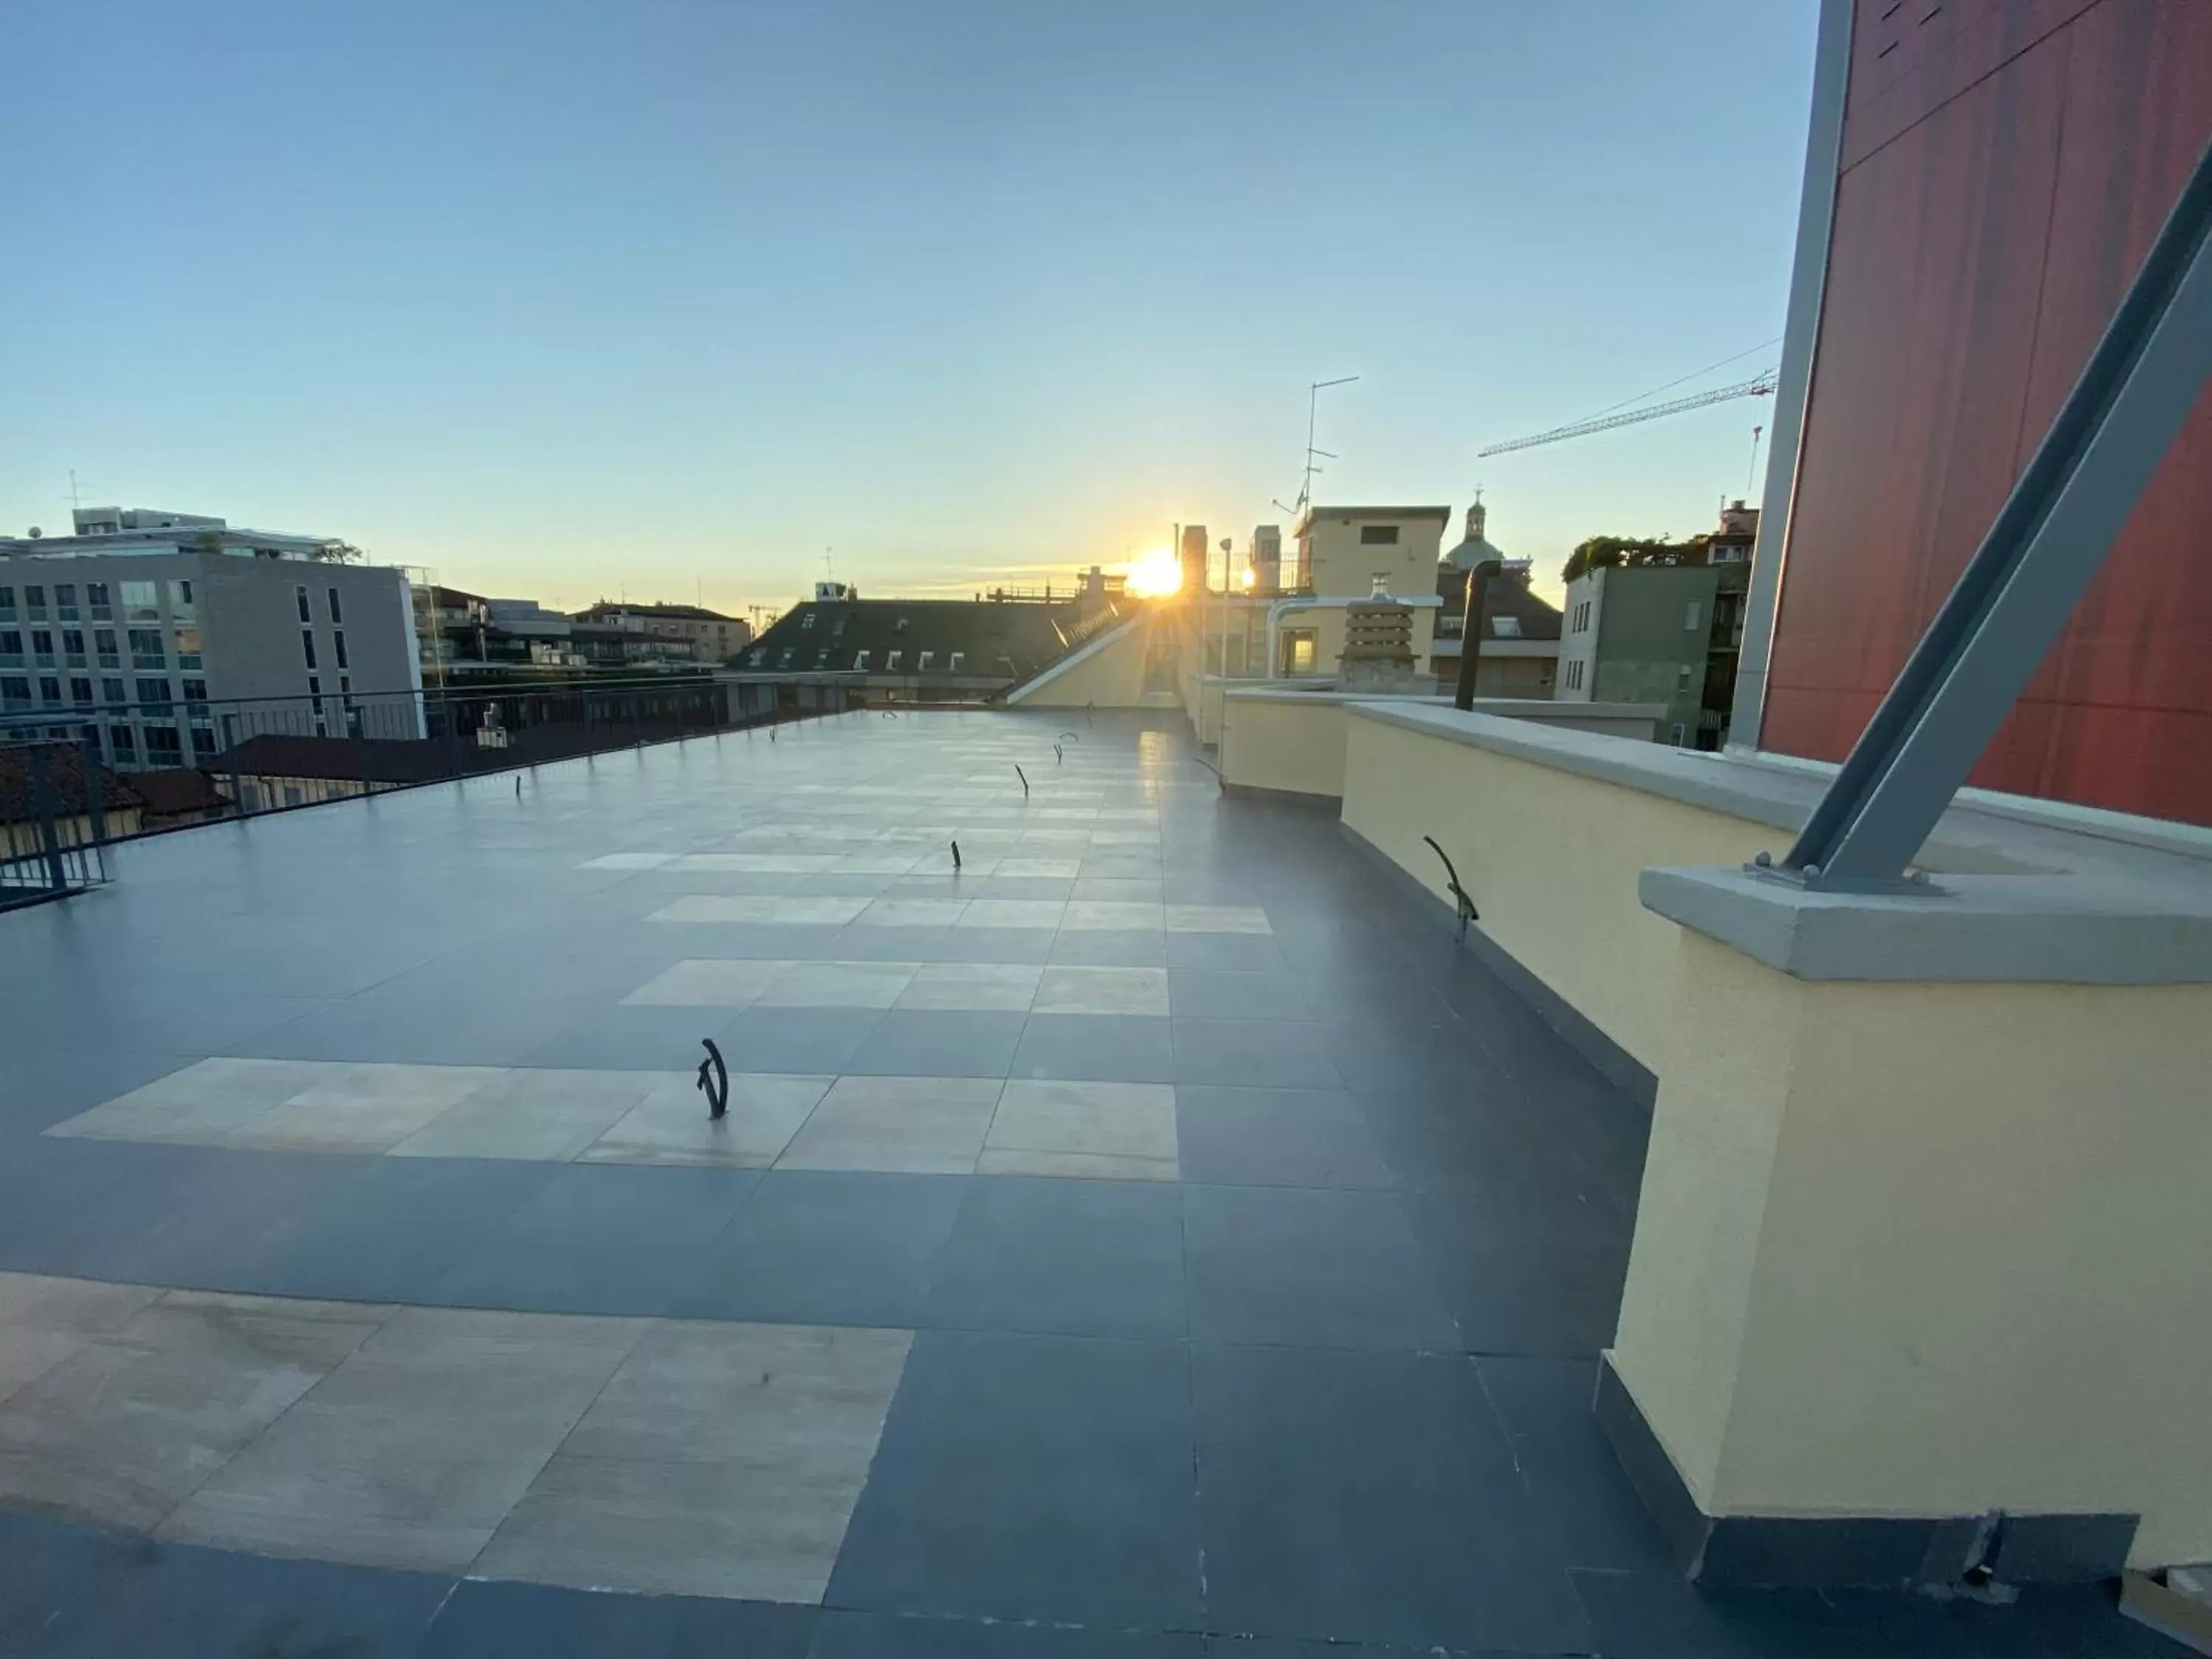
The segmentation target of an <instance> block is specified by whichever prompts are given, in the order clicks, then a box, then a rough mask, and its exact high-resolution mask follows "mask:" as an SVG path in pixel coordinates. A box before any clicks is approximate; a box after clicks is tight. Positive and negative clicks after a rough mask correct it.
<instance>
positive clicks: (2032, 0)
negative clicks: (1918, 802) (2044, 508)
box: [1760, 0, 2212, 824]
mask: <svg viewBox="0 0 2212 1659" xmlns="http://www.w3.org/2000/svg"><path fill="white" fill-rule="evenodd" d="M1846 107H1847V114H1846V118H1845V124H1844V168H1843V173H1842V176H1841V177H1840V179H1838V185H1837V197H1836V216H1835V234H1834V240H1833V246H1832V250H1831V253H1830V258H1829V267H1828V283H1827V290H1826V299H1825V301H1824V304H1823V309H1822V316H1821V326H1820V345H1819V349H1818V355H1817V356H1816V357H1815V360H1814V379H1813V393H1812V399H1811V403H1810V404H1809V406H1808V410H1807V413H1806V422H1805V436H1804V440H1803V447H1802V455H1801V463H1800V467H1799V475H1798V489H1797V499H1796V504H1795V507H1794V508H1793V511H1792V513H1791V518H1790V546H1789V556H1788V562H1787V563H1786V565H1785V567H1784V578H1783V590H1782V599H1781V609H1780V614H1779V616H1778V619H1777V623H1776V630H1775V639H1774V647H1773V654H1772V665H1771V675H1770V679H1769V683H1768V690H1767V700H1766V709H1765V718H1764V720H1763V722H1762V726H1761V731H1760V741H1761V743H1762V744H1764V745H1765V746H1766V747H1768V748H1770V749H1777V750H1783V751H1784V752H1786V753H1790V754H1798V755H1810V756H1815V757H1820V758H1823V759H1830V760H1835V759H1840V758H1841V757H1843V756H1844V753H1845V752H1847V751H1848V750H1849V749H1850V745H1851V743H1852V742H1853V740H1854V739H1855V738H1857V736H1858V734H1859V732H1860V731H1861V729H1862V728H1863V726H1865V724H1866V721H1867V720H1868V718H1869V716H1870V715H1871V714H1873V713H1874V709H1875V705H1876V704H1877V703H1878V702H1880V701H1881V695H1882V693H1883V692H1884V691H1885V690H1887V688H1888V685H1889V683H1890V681H1891V680H1892V679H1893V678H1894V677H1895V675H1896V673H1897V671H1898V670H1899V668H1900V667H1901V666H1903V665H1904V662H1905V657H1906V656H1907V655H1908V654H1909V653H1910V652H1911V649H1912V647H1913V645H1914V643H1915V642H1916V641H1917V640H1918V638H1919V636H1920V633H1921V631H1922V629H1924V628H1925V627H1926V626H1927V623H1928V620H1929V617H1931V616H1933V615H1934V613H1935V611H1936V606H1937V605H1939V604H1940V603H1941V602H1942V599H1943V596H1944V595H1945V594H1946V593H1948V592H1949V591H1950V587H1951V584H1952V583H1953V581H1954V580H1956V578H1957V576H1958V574H1959V571H1960V568H1961V567H1962V566H1963V565H1964V564H1965V563H1966V559H1967V558H1968V556H1971V555H1972V552H1973V550H1974V547H1975V545H1976V544H1977V543H1978V541H1979V540H1980V538H1981V536H1982V534H1983V532H1984V531H1986V530H1987V528H1988V527H1989V525H1990V520H1992V519H1993V518H1994V517H1995V516H1996V510H1997V507H1998V506H1999V504H2000V503H2001V502H2002V501H2003V499H2004V495H2005V493H2006V491H2007V490H2008V489H2009V488H2010V487H2011V484H2012V482H2013V480H2014V479H2015V477H2018V476H2019V473H2020V471H2021V469H2022V468H2023V467H2025V466H2026V465H2027V461H2028V459H2029V457H2030V456H2032V455H2033V453H2034V451H2035V447H2036V445H2037V443H2038V442H2039V441H2040V440H2041V438H2042V435H2043V433H2044V431H2045V428H2047V427H2048V426H2049V424H2050V422H2051V416H2052V415H2053V414H2054V413H2055V412H2056V411H2057V408H2058V405H2059V404H2060V403H2061V402H2062V401H2063V399H2064V398H2065V396H2066V393H2067V392H2068V390H2069V388H2070V387H2071V386H2072V384H2073V381H2074V379H2075V375H2076V374H2078V373H2079V372H2080V369H2081V364H2082V362H2084V361H2085V360H2086V359H2087V356H2088V354H2089V351H2090V349H2091V348H2092V347H2093V345H2094V344H2095V343H2096V340H2097V337H2098V336H2099V334H2100V332H2101V331H2102V330H2103V328H2104V325H2105V324H2106V321H2107V320H2108V319H2110V317H2111V316H2112V311H2113V308H2114V307H2116V306H2117V305H2118V302H2119V299H2120V295H2122V293H2123V292H2124V290H2125V289H2126V287H2127V284H2128V283H2129V281H2130V279H2131V278H2132V277H2133V276H2134V274H2135V271H2136V266H2137V265H2138V264H2140V263H2141V261H2142V255H2143V252H2144V251H2145V249H2146V248H2148V246H2149V243H2150V240H2151V238H2152V237H2153V236H2154V234H2156V232H2157V229H2158V227H2159V225H2160V222H2163V220H2164V219H2165V216H2166V212H2167V210H2169V209H2170V208H2171V207H2172V204H2173V201H2174V198H2175V197H2176V196H2177V195H2178V194H2179V191H2180V189H2181V185H2182V181H2183V180H2184V179H2185V178H2186V176H2187V174H2188V172H2189V169H2190V168H2191V167H2192V166H2193V165H2194V164H2195V162H2196V160H2197V155H2199V154H2200V153H2201V152H2202V150H2203V147H2204V144H2205V143H2206V142H2207V140H2208V138H2212V0H1946V3H1940V4H1939V3H1936V0H1903V3H1901V4H1900V3H1896V0H1861V3H1860V5H1859V9H1858V15H1857V28H1856V33H1855V35H1854V39H1853V43H1852V83H1851V89H1850V98H1849V100H1848V103H1847V106H1846ZM1973 781H1974V782H1976V783H1978V784H1982V785H1984V786H1987V787H1991V788H1996V789H2007V790H2013V791H2016V792H2019V793H2027V794H2038V795H2047V796H2051V797H2055V798H2057V799H2064V800H2071V801H2079V802H2082V803H2085V804H2087V805H2095V806H2107V807H2114V808H2118V809H2120V810H2123V811H2134V812H2145V813H2150V814H2153V815H2154V816H2157V817H2168V818H2179V819H2185V820H2189V821H2191V822H2194V823H2206V824H2212V393H2208V395H2207V397H2206V398H2205V399H2204V400H2203V402H2202V403H2201V404H2199V406H2198V408H2197V413H2196V414H2195V416H2193V417H2192V418H2191V422H2190V425H2189V427H2188V428H2186V429H2185V431H2184V433H2183V435H2182V436H2181V438H2180V439H2179V441H2177V442H2176V444H2175V445H2174V447H2173V450H2172V453H2170V454H2168V455H2167V457H2166V461H2165V463H2164V465H2163V467H2162V468H2161V470H2160V473H2159V475H2158V477H2157V479H2156V480H2155V482H2154V483H2153V484H2152V486H2151V488H2150V489H2149V490H2148V492H2147V493H2146V495H2145V496H2144V498H2143V501H2142V503H2141V505H2140V506H2139V507H2138V508H2137V509H2136V513H2135V516H2134V518H2133V519H2132V520H2130V523H2129V526H2128V528H2127V530H2126V532H2124V534H2123V536H2122V537H2121V538H2120V541H2119V542H2118V544H2117V545H2115V546H2114V548H2113V549H2112V555H2111V556H2110V558H2109V559H2108V560H2107V561H2106V566H2105V568H2104V570H2103V572H2102V573H2101V574H2100V576H2099V578H2098V580H2097V581H2096V583H2095V585H2094V586H2093V587H2092V589H2091V591H2090V592H2089V593H2088V595H2087V598H2085V599H2084V600H2083V601H2082V604H2081V608H2080V610H2079V611H2077V612H2076V614H2075V617H2074V619H2073V622H2072V623H2071V624H2070V625H2069V628H2068V629H2067V631H2066V633H2065V635H2064V636H2063V638H2062V640H2061V641H2060V642H2059V644H2058V645H2057V647H2055V648H2054V649H2053V651H2052V653H2051V658H2050V659H2049V660H2048V661H2047V662H2045V665H2043V668H2042V670H2041V671H2039V673H2038V674H2037V675H2036V677H2035V678H2034V680H2033V682H2031V684H2030V685H2029V687H2028V689H2027V692H2026V694H2025V695H2024V696H2022V698H2021V704H2020V707H2019V708H2017V709H2016V710H2015V713H2014V715H2013V718H2012V719H2011V720H2009V721H2008V723H2007V725H2006V726H2005V727H2004V729H2003V730H2002V732H2000V733H1999V734H1998V736H1997V738H1996V741H1995V742H1994V743H1993V744H1991V745H1990V751H1989V753H1988V754H1987V755H1985V756H1984V757H1983V760H1982V763H1981V765H1980V766H1979V767H1978V769H1976V771H1975V774H1974V776H1973Z"/></svg>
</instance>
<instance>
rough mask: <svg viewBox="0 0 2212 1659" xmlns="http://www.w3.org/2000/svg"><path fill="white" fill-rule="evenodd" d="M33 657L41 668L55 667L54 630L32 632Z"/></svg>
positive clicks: (41, 629) (45, 629)
mask: <svg viewBox="0 0 2212 1659" xmlns="http://www.w3.org/2000/svg"><path fill="white" fill-rule="evenodd" d="M31 655H32V657H33V659H36V661H37V662H38V665H39V666H40V667H41V668H52V666H53V665H54V635H53V630H52V629H48V628H34V629H32V630H31Z"/></svg>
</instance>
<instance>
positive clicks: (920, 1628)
mask: <svg viewBox="0 0 2212 1659" xmlns="http://www.w3.org/2000/svg"><path fill="white" fill-rule="evenodd" d="M1205 1656H1206V1650H1205V1647H1204V1645H1203V1644H1201V1642H1200V1639H1199V1638H1197V1637H1195V1636H1182V1635H1176V1636H1170V1635H1163V1634H1159V1633H1158V1632H1151V1631H1127V1630H1075V1629H1068V1628H1064V1627H1060V1626H1052V1625H1035V1624H1001V1623H998V1622H994V1621H987V1620H969V1619H945V1618H937V1617H923V1616H919V1615H915V1614H911V1613H842V1612H837V1613H824V1614H823V1616H822V1629H821V1633H820V1634H819V1635H818V1636H817V1637H816V1638H815V1639H814V1648H813V1651H812V1652H811V1655H810V1656H809V1659H1205ZM1255 1659H1257V1656H1255ZM1315 1659H1329V1656H1315ZM1334 1659H1361V1656H1355V1655H1346V1654H1338V1655H1336V1656H1334Z"/></svg>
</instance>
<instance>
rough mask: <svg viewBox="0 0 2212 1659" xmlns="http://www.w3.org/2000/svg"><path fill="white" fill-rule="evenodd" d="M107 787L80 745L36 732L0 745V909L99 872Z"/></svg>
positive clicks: (95, 880) (80, 883)
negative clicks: (28, 738)
mask: <svg viewBox="0 0 2212 1659" xmlns="http://www.w3.org/2000/svg"><path fill="white" fill-rule="evenodd" d="M111 787H112V786H111V784H110V781H109V779H108V778H107V776H106V774H105V773H104V771H103V769H102V768H101V767H100V763H99V760H98V757H97V755H96V754H95V753H94V752H93V751H92V750H90V749H88V747H87V746H86V745H84V744H79V743H70V742H67V741H61V742H56V741H52V740H48V739H40V740H37V741H33V742H24V743H16V744H10V745H9V746H8V748H7V749H5V750H0V910H8V909H13V908H15V907H16V906H18V905H22V904H36V903H38V902H41V901H42V900H46V899H51V898H60V897H63V896H66V895H68V894H70V893H76V892H82V891H83V890H84V889H86V888H88V887H96V886H98V885H100V884H101V883H102V882H105V881H106V879H107V852H106V848H107V842H108V838H109V817H108V811H107V807H108V805H109V800H110V798H111V796H110V790H111Z"/></svg>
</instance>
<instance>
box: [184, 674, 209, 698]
mask: <svg viewBox="0 0 2212 1659" xmlns="http://www.w3.org/2000/svg"><path fill="white" fill-rule="evenodd" d="M207 700H208V695H207V682H206V681H205V680H193V679H188V680H186V681H185V702H206V701H207Z"/></svg>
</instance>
